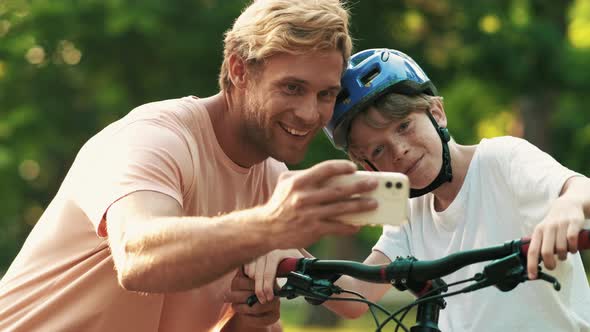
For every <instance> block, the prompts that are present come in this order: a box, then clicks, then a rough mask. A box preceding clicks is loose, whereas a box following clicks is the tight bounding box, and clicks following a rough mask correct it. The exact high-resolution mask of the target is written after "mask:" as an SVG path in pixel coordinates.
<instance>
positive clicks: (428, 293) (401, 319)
mask: <svg viewBox="0 0 590 332" xmlns="http://www.w3.org/2000/svg"><path fill="white" fill-rule="evenodd" d="M477 279H478V278H476V277H471V278H469V279H465V280H460V281H457V282H453V283H450V284H448V285H446V286H440V287H436V288H433V289H431V290H429V291H428V292H426V293H425V294H424V295H422V297H421V298H424V297H428V296H430V294H432V293H435V292H438V291H439V290H441V289H443V288H449V287H453V286H457V285H460V284H464V283H466V282H470V281H477ZM413 307H414V306H410V307H408V308H407V309H406V310H405V311H404V313H403V315H401V317H400V318H399V320H400V321H402V322H403V321H404V318H405V317H406V315H407V314H408V313H409V312H410V310H412V308H413ZM398 311H399V310H398ZM398 329H399V325H398V326H396V327H395V331H394V332H397V331H398Z"/></svg>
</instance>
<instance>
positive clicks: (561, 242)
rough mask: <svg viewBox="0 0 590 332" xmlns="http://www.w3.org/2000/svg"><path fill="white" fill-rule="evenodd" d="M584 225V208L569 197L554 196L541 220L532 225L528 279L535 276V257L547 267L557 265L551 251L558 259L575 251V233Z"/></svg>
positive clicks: (576, 242) (576, 244)
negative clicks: (534, 225) (555, 197)
mask: <svg viewBox="0 0 590 332" xmlns="http://www.w3.org/2000/svg"><path fill="white" fill-rule="evenodd" d="M583 227H584V211H583V209H582V207H581V206H580V205H579V204H577V202H574V201H572V200H569V199H566V198H564V197H560V198H558V199H556V200H555V201H554V202H553V204H552V205H551V208H550V209H549V213H548V214H547V216H546V217H545V219H543V221H542V222H541V223H540V224H538V225H537V227H535V230H534V231H533V234H532V236H531V243H530V246H529V251H528V256H527V271H528V274H529V279H536V278H537V272H538V271H537V265H538V264H539V256H541V257H542V258H543V264H544V265H545V267H546V268H547V269H549V270H553V269H554V268H555V266H556V265H557V264H556V263H557V262H556V260H555V254H557V256H558V257H559V259H560V260H565V259H566V258H567V253H568V251H569V252H571V253H575V252H577V251H578V233H579V232H580V231H581V230H582V228H583Z"/></svg>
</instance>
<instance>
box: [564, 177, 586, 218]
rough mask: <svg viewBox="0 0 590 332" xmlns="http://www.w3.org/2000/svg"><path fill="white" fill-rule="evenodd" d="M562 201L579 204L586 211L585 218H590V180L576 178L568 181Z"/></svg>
mask: <svg viewBox="0 0 590 332" xmlns="http://www.w3.org/2000/svg"><path fill="white" fill-rule="evenodd" d="M559 198H560V199H569V200H572V201H573V202H575V203H576V204H579V206H580V207H581V209H582V210H583V211H584V217H585V218H587V219H588V218H590V179H589V178H587V177H585V176H576V177H572V178H570V179H569V180H567V182H566V184H565V186H564V188H563V190H562V192H561V194H560V197H559Z"/></svg>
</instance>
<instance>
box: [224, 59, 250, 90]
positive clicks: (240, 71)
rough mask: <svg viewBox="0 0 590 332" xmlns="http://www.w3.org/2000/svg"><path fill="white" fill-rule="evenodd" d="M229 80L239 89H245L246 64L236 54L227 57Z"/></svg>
mask: <svg viewBox="0 0 590 332" xmlns="http://www.w3.org/2000/svg"><path fill="white" fill-rule="evenodd" d="M228 71H229V79H230V81H231V82H232V84H233V85H234V86H235V87H237V88H240V89H243V88H245V87H246V78H247V70H246V63H245V62H244V60H243V59H242V58H241V57H240V56H239V55H237V54H235V53H233V54H231V55H230V56H229V69H228Z"/></svg>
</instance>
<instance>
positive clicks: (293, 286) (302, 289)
mask: <svg viewBox="0 0 590 332" xmlns="http://www.w3.org/2000/svg"><path fill="white" fill-rule="evenodd" d="M341 292H342V288H340V287H338V286H336V285H334V284H333V283H332V282H331V281H330V280H326V279H319V280H314V279H313V278H311V277H310V276H308V275H305V274H301V273H297V272H290V273H289V275H288V276H287V282H286V283H285V284H284V285H283V287H281V288H280V289H279V290H278V291H275V295H276V296H279V297H284V298H286V299H288V300H290V299H293V298H296V297H297V296H303V297H305V300H306V301H307V302H309V303H310V304H314V305H318V304H322V303H323V302H324V300H322V299H324V298H328V297H330V296H331V295H332V294H340V293H341ZM257 302H258V297H257V296H256V294H252V295H250V296H249V297H248V299H246V304H248V306H250V307H251V306H253V305H254V304H256V303H257Z"/></svg>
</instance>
